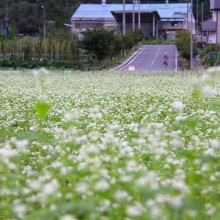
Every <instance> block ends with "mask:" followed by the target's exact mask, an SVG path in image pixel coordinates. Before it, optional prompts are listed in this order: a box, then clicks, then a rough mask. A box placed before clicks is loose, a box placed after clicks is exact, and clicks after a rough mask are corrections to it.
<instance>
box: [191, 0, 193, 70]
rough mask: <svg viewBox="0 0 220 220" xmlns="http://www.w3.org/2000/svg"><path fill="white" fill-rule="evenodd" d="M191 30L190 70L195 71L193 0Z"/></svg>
mask: <svg viewBox="0 0 220 220" xmlns="http://www.w3.org/2000/svg"><path fill="white" fill-rule="evenodd" d="M190 17H191V18H190V20H191V22H190V23H191V25H190V26H191V28H190V70H193V0H191V14H190Z"/></svg>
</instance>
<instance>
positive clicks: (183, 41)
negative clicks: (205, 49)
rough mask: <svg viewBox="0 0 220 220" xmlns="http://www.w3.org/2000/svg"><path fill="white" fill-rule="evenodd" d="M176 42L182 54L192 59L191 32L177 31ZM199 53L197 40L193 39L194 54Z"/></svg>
mask: <svg viewBox="0 0 220 220" xmlns="http://www.w3.org/2000/svg"><path fill="white" fill-rule="evenodd" d="M176 44H177V47H178V50H179V52H180V54H181V56H182V57H183V58H185V59H188V60H189V59H190V32H189V31H185V30H183V31H177V34H176ZM197 53H198V48H197V45H196V40H195V39H193V56H195V55H196V54H197Z"/></svg>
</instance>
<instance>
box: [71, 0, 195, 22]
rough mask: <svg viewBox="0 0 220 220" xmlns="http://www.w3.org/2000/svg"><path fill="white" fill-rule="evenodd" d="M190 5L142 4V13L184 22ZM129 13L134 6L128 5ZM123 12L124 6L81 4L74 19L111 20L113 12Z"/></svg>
mask: <svg viewBox="0 0 220 220" xmlns="http://www.w3.org/2000/svg"><path fill="white" fill-rule="evenodd" d="M190 6H191V4H190V3H168V4H166V3H165V4H140V10H141V11H142V12H153V11H157V12H158V14H159V16H160V18H161V20H162V21H166V20H184V19H185V16H186V14H187V12H188V9H187V7H188V8H189V7H190ZM125 10H126V11H127V12H132V11H133V4H126V5H125ZM138 10H139V5H138V4H137V5H135V11H138ZM122 11H123V4H81V5H80V7H79V8H78V9H77V10H76V12H75V13H74V14H73V16H72V19H77V18H91V19H92V18H108V19H109V18H111V19H114V16H113V15H112V13H111V12H114V13H117V12H118V13H120V12H122Z"/></svg>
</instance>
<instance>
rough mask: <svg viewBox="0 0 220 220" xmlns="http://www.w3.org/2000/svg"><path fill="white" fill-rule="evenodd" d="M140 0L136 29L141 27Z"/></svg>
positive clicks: (139, 1) (139, 0)
mask: <svg viewBox="0 0 220 220" xmlns="http://www.w3.org/2000/svg"><path fill="white" fill-rule="evenodd" d="M140 3H141V0H138V30H140V29H141V6H140Z"/></svg>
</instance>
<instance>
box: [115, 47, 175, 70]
mask: <svg viewBox="0 0 220 220" xmlns="http://www.w3.org/2000/svg"><path fill="white" fill-rule="evenodd" d="M165 52H166V53H167V54H168V66H165V65H164V54H165ZM117 70H120V71H121V70H125V71H127V70H130V71H143V72H158V71H176V70H177V47H176V45H144V46H143V47H142V48H141V50H140V51H139V52H138V53H136V54H135V55H134V56H132V57H131V58H129V60H127V61H126V62H125V63H124V64H123V65H121V66H120V67H119V68H117Z"/></svg>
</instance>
